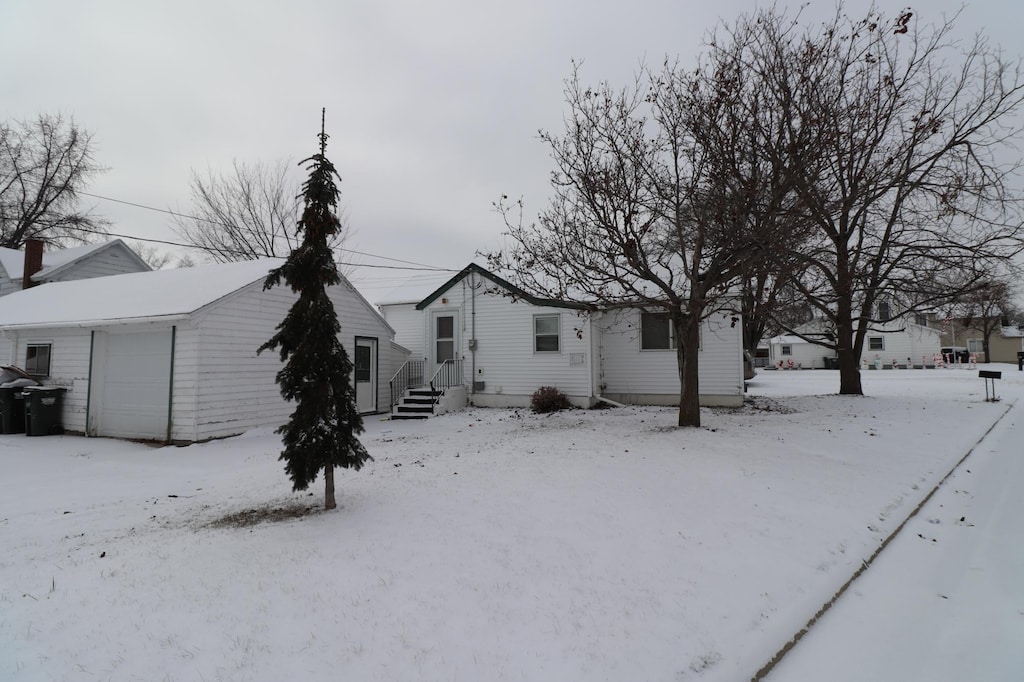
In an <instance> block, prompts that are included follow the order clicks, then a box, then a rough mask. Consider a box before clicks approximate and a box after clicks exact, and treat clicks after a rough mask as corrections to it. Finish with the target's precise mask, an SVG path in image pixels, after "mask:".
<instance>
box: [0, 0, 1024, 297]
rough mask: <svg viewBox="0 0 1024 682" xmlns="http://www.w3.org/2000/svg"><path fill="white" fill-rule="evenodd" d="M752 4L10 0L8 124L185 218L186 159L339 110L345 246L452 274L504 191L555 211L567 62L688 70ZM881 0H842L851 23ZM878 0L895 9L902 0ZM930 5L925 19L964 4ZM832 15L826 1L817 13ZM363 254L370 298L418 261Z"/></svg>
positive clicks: (238, 146) (612, 77)
mask: <svg viewBox="0 0 1024 682" xmlns="http://www.w3.org/2000/svg"><path fill="white" fill-rule="evenodd" d="M759 4H760V5H762V6H764V5H765V4H766V3H764V2H761V3H757V2H755V1H754V0H718V1H716V2H696V1H690V2H685V1H682V0H675V1H672V0H632V1H631V2H621V1H619V2H610V1H608V0H590V1H587V2H584V1H583V0H562V1H560V0H546V1H543V0H519V1H518V2H512V3H510V2H503V3H500V4H499V3H496V2H489V1H488V0H433V1H432V2H414V1H412V0H408V1H401V0H372V1H371V0H334V1H332V0H289V2H281V1H280V0H277V1H275V2H266V1H264V0H246V1H244V2H243V1H238V2H227V1H218V0H174V1H158V0H150V1H140V0H93V1H90V2H82V1H81V0H4V2H3V10H2V13H0V93H2V94H0V118H2V119H5V120H10V119H22V118H30V117H34V116H36V115H37V114H39V113H42V112H63V113H64V114H66V115H71V116H73V117H74V118H75V120H76V121H77V122H78V123H79V124H80V125H81V126H83V127H85V128H86V129H88V130H89V131H91V132H92V133H93V134H94V136H95V137H94V141H95V147H96V156H97V160H98V161H99V162H100V163H101V164H102V165H104V166H107V167H109V171H108V172H107V173H105V174H104V175H103V176H101V177H100V178H99V179H98V180H96V181H95V182H94V183H93V184H92V186H91V187H90V188H89V190H88V191H90V192H93V193H95V194H98V195H102V196H105V197H111V198H114V199H119V200H122V201H127V202H133V203H138V204H145V205H148V206H154V207H158V208H164V209H176V210H181V211H184V212H187V211H188V209H189V205H190V197H189V193H188V183H189V176H190V173H191V170H192V169H193V168H194V169H197V170H199V171H202V172H205V171H206V169H208V168H209V169H213V170H216V171H220V170H227V169H228V168H229V167H230V165H231V161H232V159H236V158H237V159H239V160H241V161H256V160H264V161H269V162H273V161H276V160H278V159H284V158H289V157H290V158H292V159H293V160H294V161H296V162H297V161H298V160H300V159H302V158H305V157H307V156H309V155H310V154H312V153H314V152H315V151H316V144H317V140H316V134H317V132H319V126H320V110H321V107H326V108H327V132H328V134H329V135H330V141H329V143H328V149H327V152H328V157H329V158H330V159H331V160H332V161H333V162H334V164H335V166H336V167H337V168H338V171H339V173H340V174H341V177H342V184H341V191H342V197H341V202H342V205H343V206H344V207H345V211H346V213H347V216H348V221H349V223H350V225H351V227H352V228H353V229H354V230H355V236H354V238H353V239H352V240H351V241H350V242H349V244H348V246H349V247H350V248H352V249H356V250H359V251H364V252H367V253H371V254H379V255H383V256H389V257H392V258H399V259H404V260H409V261H414V262H417V263H424V264H427V265H431V266H436V267H441V268H451V269H455V270H457V269H460V268H462V267H464V266H465V265H466V264H467V263H469V262H470V261H472V260H474V259H476V260H477V261H478V262H481V263H482V261H480V259H479V258H476V256H475V254H476V252H477V251H481V250H488V249H492V248H495V247H496V246H497V245H498V243H499V242H498V238H499V234H500V233H501V231H502V223H501V220H500V218H499V217H498V216H497V215H496V214H495V213H494V212H493V210H492V208H491V203H492V202H493V201H494V200H495V199H496V198H498V197H499V196H500V195H501V194H502V193H507V194H509V195H511V196H514V197H518V196H523V197H524V199H525V201H526V205H527V209H528V210H529V211H532V212H534V213H536V211H537V210H539V209H540V208H542V207H543V206H544V205H545V203H546V201H547V198H548V185H547V179H548V173H549V172H550V170H551V163H550V160H549V158H548V155H547V151H546V149H545V148H544V146H543V145H542V144H541V143H540V142H539V141H538V140H537V131H538V129H541V128H544V129H548V130H553V131H558V130H561V129H562V116H563V112H564V101H563V97H562V89H563V81H564V80H565V78H566V77H567V76H568V75H569V73H570V69H571V63H572V60H579V61H582V62H583V64H584V66H583V78H584V80H586V81H588V82H597V81H600V80H608V81H610V82H612V83H614V84H617V85H619V84H621V85H625V84H626V83H627V82H628V81H629V80H630V79H631V77H632V75H633V74H634V73H635V72H636V71H637V70H638V67H639V65H640V64H641V62H646V63H649V64H654V65H657V64H658V63H660V62H661V61H662V59H663V58H664V57H665V56H666V55H670V56H672V57H673V58H675V57H679V59H680V60H681V61H682V62H684V63H687V62H690V63H692V62H693V61H694V60H695V59H696V56H697V54H698V52H699V50H700V43H701V40H702V38H703V36H704V35H705V33H706V31H707V30H708V29H710V28H713V27H714V26H715V25H716V23H718V21H719V19H720V18H724V19H726V20H732V19H735V18H736V17H737V16H738V15H740V14H741V13H744V12H750V11H752V10H754V9H755V8H756V7H757V6H758V5H759ZM798 4H799V3H792V6H793V7H796V6H798ZM868 5H869V3H868V2H847V3H846V5H845V6H846V9H847V11H848V12H849V13H851V14H855V15H856V14H861V13H863V11H864V10H865V9H866V8H867V7H868ZM879 5H880V6H881V7H883V8H884V9H885V10H886V11H887V13H889V14H894V13H896V12H897V11H898V10H900V9H901V8H902V7H904V6H906V3H905V2H881V3H879ZM920 5H921V6H920V7H914V9H915V11H917V12H918V13H919V15H920V16H921V17H922V18H923V19H924V20H926V21H939V20H941V19H942V15H943V14H944V13H945V14H950V13H952V12H955V11H956V10H957V9H958V8H959V7H960V3H959V2H955V1H952V0H928V2H927V3H920ZM779 6H786V3H785V2H780V3H779ZM834 8H835V3H834V2H832V1H828V2H819V1H818V0H811V2H810V3H809V8H808V9H807V10H806V11H805V12H806V13H808V15H809V16H816V17H817V16H824V15H827V14H829V13H830V12H832V11H833V10H834ZM957 26H958V33H959V34H962V35H964V36H966V37H969V36H971V35H972V34H973V33H974V32H977V31H983V32H985V33H986V34H987V35H989V36H990V37H991V38H992V40H993V41H994V42H996V43H998V44H1000V45H1002V46H1003V47H1004V48H1005V49H1006V51H1007V52H1008V53H1009V54H1010V55H1012V56H1015V57H1016V56H1018V55H1019V54H1021V52H1022V51H1024V50H1022V48H1021V38H1020V31H1021V29H1022V27H1024V3H1020V2H1018V1H1013V2H1011V1H1010V0H976V1H975V2H972V3H970V4H969V5H967V7H966V9H965V11H964V13H963V14H962V16H961V18H960V19H959V21H958V23H957ZM96 208H97V211H98V212H99V213H101V214H103V215H105V216H107V217H108V218H110V219H111V220H112V221H113V222H114V226H113V231H114V232H116V233H119V234H127V235H131V236H136V237H144V238H152V239H164V240H170V241H175V240H177V239H178V238H177V236H176V235H175V234H174V233H173V231H172V230H171V229H170V226H169V224H170V219H169V217H168V216H166V215H163V214H161V213H158V212H154V211H147V210H143V209H138V208H131V207H128V206H124V205H122V204H117V203H114V202H111V201H106V200H96ZM354 258H355V261H356V262H358V263H362V264H364V267H360V268H358V269H357V271H356V274H355V276H354V279H355V280H356V281H357V282H359V283H360V288H362V289H363V290H364V293H365V294H366V295H367V297H368V298H370V299H371V300H373V299H375V298H376V297H378V295H380V294H383V293H385V292H386V291H387V290H388V289H390V288H391V287H393V286H394V285H395V284H397V283H398V282H399V281H401V280H403V279H405V278H406V277H408V276H409V275H410V274H413V273H410V272H402V271H392V270H381V269H372V268H369V267H365V265H370V264H384V263H385V262H384V261H380V260H377V259H374V258H369V257H366V256H356V257H354Z"/></svg>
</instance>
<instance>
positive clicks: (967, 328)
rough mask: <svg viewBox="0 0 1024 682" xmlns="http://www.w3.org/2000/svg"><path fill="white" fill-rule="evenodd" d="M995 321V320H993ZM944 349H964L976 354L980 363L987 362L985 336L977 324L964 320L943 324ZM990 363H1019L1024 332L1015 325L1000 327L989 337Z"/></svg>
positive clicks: (1023, 346) (1022, 348)
mask: <svg viewBox="0 0 1024 682" xmlns="http://www.w3.org/2000/svg"><path fill="white" fill-rule="evenodd" d="M992 321H995V318H992ZM941 329H942V345H943V347H964V348H966V349H967V352H969V353H974V354H975V356H976V357H977V359H978V361H979V362H985V361H986V359H985V348H984V343H983V341H984V335H983V333H982V330H981V329H979V328H978V327H977V326H976V323H973V322H972V323H969V322H968V321H967V320H963V319H951V320H943V321H942V322H941ZM988 342H989V355H990V357H989V358H988V362H1012V363H1014V364H1016V363H1017V353H1019V352H1022V351H1024V330H1021V328H1020V327H1015V326H1013V325H1000V326H999V327H998V328H997V329H996V330H995V331H994V332H992V334H991V335H990V336H989V339H988Z"/></svg>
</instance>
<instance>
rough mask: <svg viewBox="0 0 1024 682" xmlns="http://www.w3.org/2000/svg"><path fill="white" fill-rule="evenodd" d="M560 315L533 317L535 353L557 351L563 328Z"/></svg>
mask: <svg viewBox="0 0 1024 682" xmlns="http://www.w3.org/2000/svg"><path fill="white" fill-rule="evenodd" d="M561 326H562V325H561V323H560V322H559V317H558V315H535V316H534V318H533V350H534V352H535V353H557V352H558V351H559V350H560V344H559V341H558V337H559V329H560V328H561Z"/></svg>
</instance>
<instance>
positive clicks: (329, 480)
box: [324, 464, 338, 509]
mask: <svg viewBox="0 0 1024 682" xmlns="http://www.w3.org/2000/svg"><path fill="white" fill-rule="evenodd" d="M337 506H338V503H337V502H335V501H334V465H332V464H328V465H327V466H325V467H324V509H334V508H335V507H337Z"/></svg>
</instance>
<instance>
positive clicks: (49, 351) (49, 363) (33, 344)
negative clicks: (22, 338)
mask: <svg viewBox="0 0 1024 682" xmlns="http://www.w3.org/2000/svg"><path fill="white" fill-rule="evenodd" d="M41 346H46V372H45V373H42V374H40V373H38V372H33V371H31V370H30V369H29V367H28V351H29V349H30V348H39V347H41ZM25 372H26V373H27V374H29V375H30V376H33V377H40V378H43V379H46V378H49V376H50V374H51V373H52V372H53V342H52V341H29V342H28V343H26V344H25Z"/></svg>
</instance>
